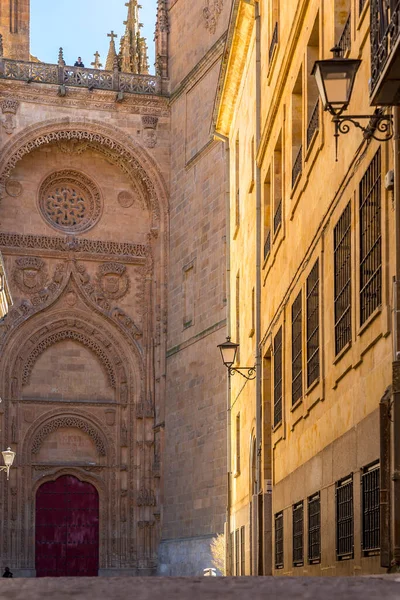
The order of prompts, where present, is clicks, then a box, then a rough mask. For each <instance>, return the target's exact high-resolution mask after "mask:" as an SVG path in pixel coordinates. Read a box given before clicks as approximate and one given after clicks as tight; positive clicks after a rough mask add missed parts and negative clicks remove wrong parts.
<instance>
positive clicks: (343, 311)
mask: <svg viewBox="0 0 400 600" xmlns="http://www.w3.org/2000/svg"><path fill="white" fill-rule="evenodd" d="M333 239H334V271H335V292H334V293H335V302H334V304H335V352H336V354H339V352H340V351H341V350H343V348H344V347H345V346H346V345H347V344H348V343H349V342H351V204H350V202H349V203H348V205H347V206H346V208H345V209H344V211H343V212H342V214H341V216H340V219H339V221H338V223H337V225H336V227H335V229H334V231H333Z"/></svg>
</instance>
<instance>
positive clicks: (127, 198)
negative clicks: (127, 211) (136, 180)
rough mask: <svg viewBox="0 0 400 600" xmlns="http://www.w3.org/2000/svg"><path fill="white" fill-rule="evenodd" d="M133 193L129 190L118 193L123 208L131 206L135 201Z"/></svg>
mask: <svg viewBox="0 0 400 600" xmlns="http://www.w3.org/2000/svg"><path fill="white" fill-rule="evenodd" d="M134 201H135V199H134V197H133V194H131V192H128V191H122V192H120V193H119V194H118V202H119V204H120V206H122V207H123V208H129V207H130V206H132V204H133V203H134Z"/></svg>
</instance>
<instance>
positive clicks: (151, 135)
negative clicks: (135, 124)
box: [142, 115, 158, 148]
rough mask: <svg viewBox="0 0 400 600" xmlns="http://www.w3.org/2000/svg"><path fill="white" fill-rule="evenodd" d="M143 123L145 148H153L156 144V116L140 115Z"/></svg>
mask: <svg viewBox="0 0 400 600" xmlns="http://www.w3.org/2000/svg"><path fill="white" fill-rule="evenodd" d="M142 124H143V141H144V145H145V146H146V147H147V148H154V147H155V146H156V145H157V131H156V130H157V124H158V117H155V116H152V115H144V116H143V117H142Z"/></svg>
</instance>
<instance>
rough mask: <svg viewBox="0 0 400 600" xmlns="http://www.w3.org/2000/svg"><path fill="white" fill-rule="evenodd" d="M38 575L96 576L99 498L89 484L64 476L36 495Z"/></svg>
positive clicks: (45, 485)
mask: <svg viewBox="0 0 400 600" xmlns="http://www.w3.org/2000/svg"><path fill="white" fill-rule="evenodd" d="M35 549H36V576H37V577H97V575H98V570H99V495H98V492H97V490H96V488H95V487H94V486H93V485H91V484H90V483H87V482H84V481H80V480H79V479H77V478H76V477H73V476H72V475H63V476H61V477H59V478H58V479H56V480H55V481H48V482H46V483H44V484H42V485H41V486H40V488H39V489H38V491H37V493H36V529H35Z"/></svg>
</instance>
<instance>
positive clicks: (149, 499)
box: [137, 488, 156, 506]
mask: <svg viewBox="0 0 400 600" xmlns="http://www.w3.org/2000/svg"><path fill="white" fill-rule="evenodd" d="M137 505H138V506H156V498H155V495H154V492H153V490H146V489H145V488H142V489H141V490H140V492H139V495H138V498H137Z"/></svg>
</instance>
